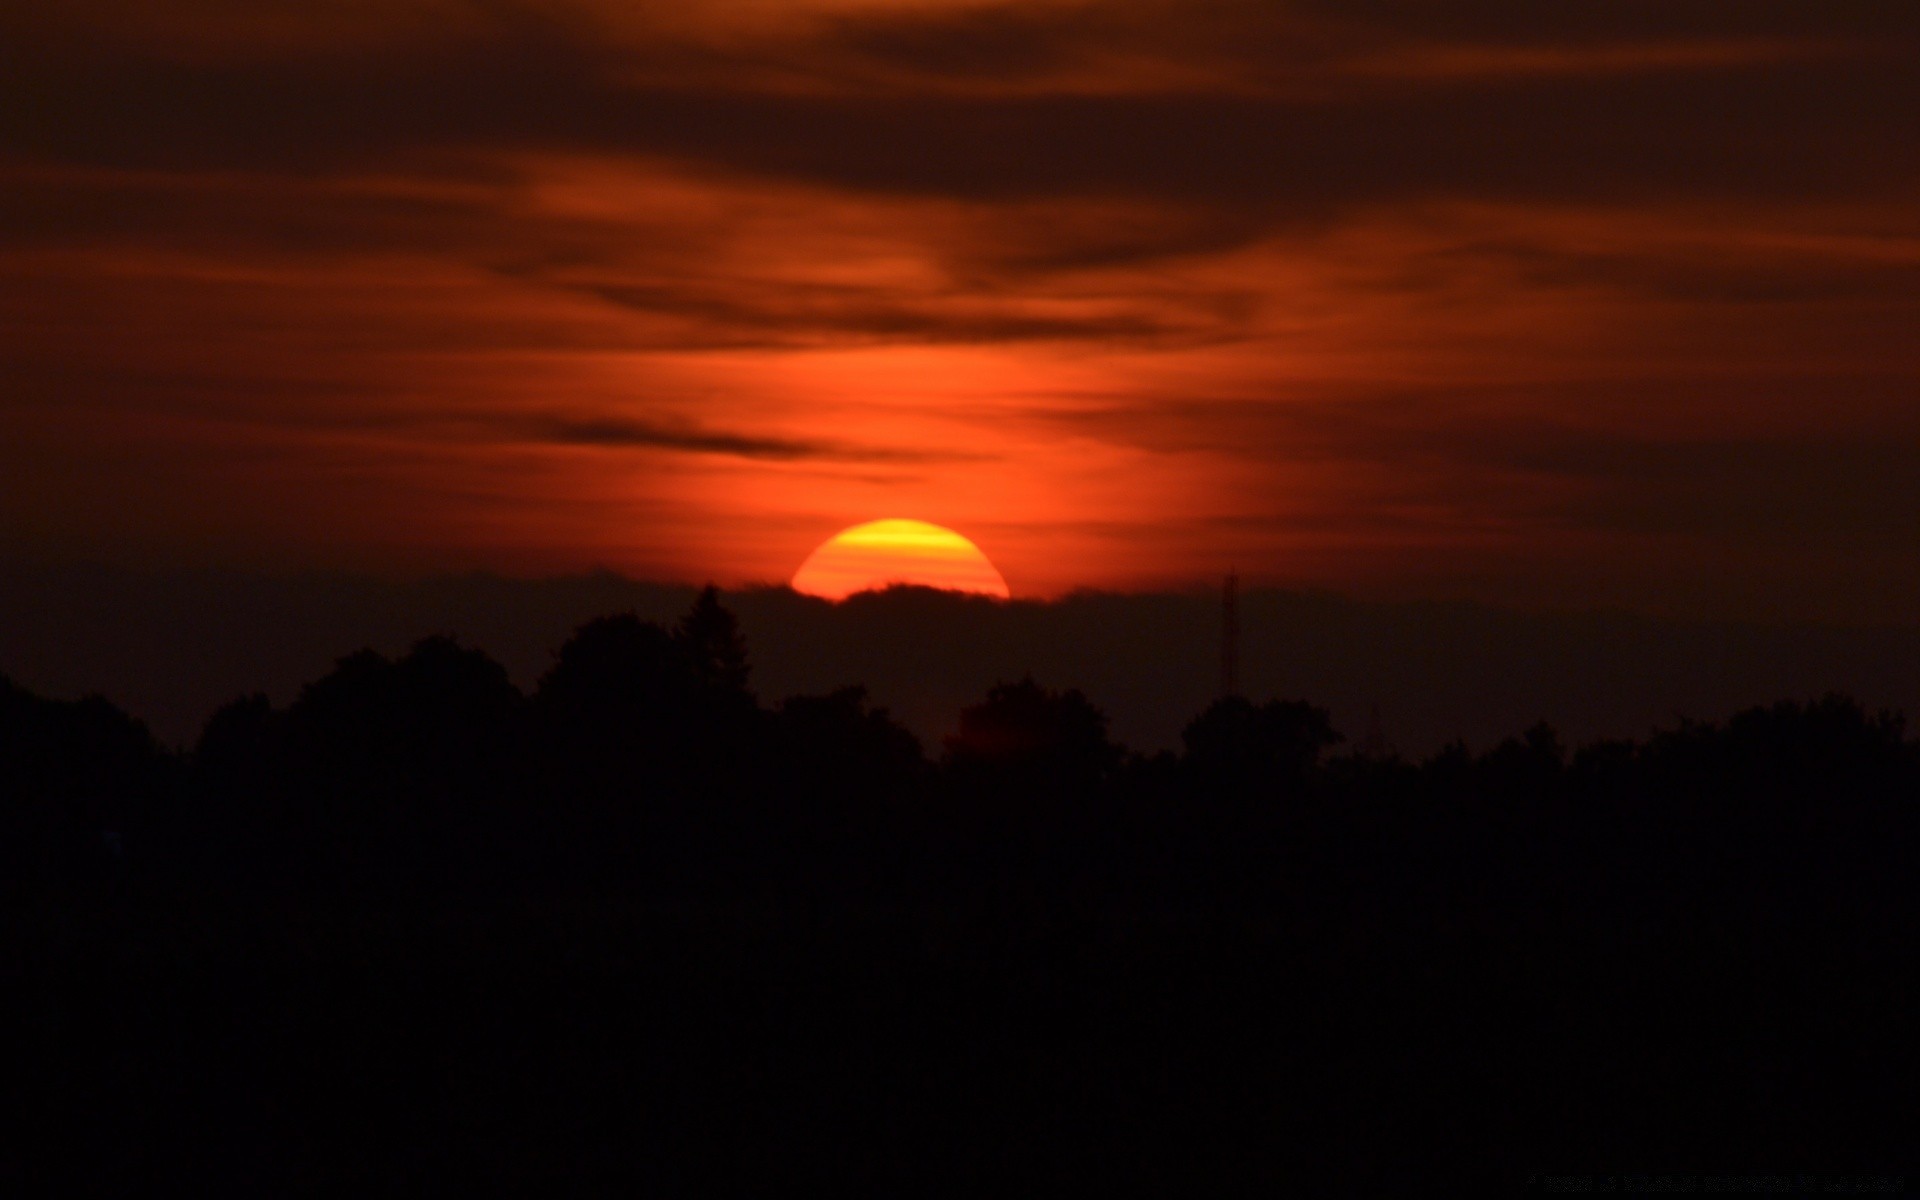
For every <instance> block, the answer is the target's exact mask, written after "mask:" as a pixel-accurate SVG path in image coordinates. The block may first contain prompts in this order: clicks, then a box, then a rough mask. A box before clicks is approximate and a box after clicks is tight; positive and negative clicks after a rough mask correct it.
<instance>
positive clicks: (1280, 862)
mask: <svg viewBox="0 0 1920 1200" xmlns="http://www.w3.org/2000/svg"><path fill="white" fill-rule="evenodd" d="M748 650H749V648H748V647H747V646H746V645H745V644H744V642H743V640H742V638H741V636H740V633H739V630H738V626H737V625H736V623H735V621H734V618H733V616H732V614H731V613H729V611H728V610H727V609H726V608H725V607H724V606H723V605H722V604H721V603H720V601H719V599H718V597H717V595H716V594H715V593H714V592H713V591H712V590H711V589H709V590H708V591H707V592H706V593H704V594H703V595H702V596H701V597H700V599H699V600H698V601H696V602H695V604H694V605H693V607H692V608H691V609H690V610H689V611H688V612H687V613H686V614H685V616H684V617H682V618H681V619H680V620H679V621H678V622H677V623H676V624H674V625H672V626H671V627H668V626H663V625H661V624H656V623H653V622H649V621H644V620H642V619H640V618H639V617H637V616H634V615H631V614H628V615H614V616H608V617H604V618H601V619H598V620H594V621H591V622H589V623H587V624H585V625H583V626H581V627H580V628H579V629H578V630H577V631H576V632H575V633H574V635H573V636H572V638H571V639H570V640H569V641H567V643H566V644H565V645H564V646H563V647H562V648H560V649H559V651H558V652H557V653H556V654H555V656H554V659H553V662H552V665H551V667H550V669H549V670H548V671H547V672H546V674H545V675H544V677H542V678H541V679H540V680H539V683H538V686H537V687H536V688H535V689H533V690H532V692H531V693H530V694H528V693H523V692H522V691H521V690H520V689H518V688H517V687H515V686H514V684H513V683H512V682H511V681H510V679H509V676H508V673H507V671H506V670H505V669H504V668H503V667H501V666H500V665H499V664H498V663H496V662H495V661H494V660H493V659H491V658H489V657H488V655H487V654H486V653H485V652H484V651H483V650H481V649H477V648H474V647H470V646H467V645H463V644H461V643H459V642H456V641H454V640H452V639H449V638H444V637H433V638H428V639H426V640H423V641H420V642H419V643H418V644H417V645H415V646H414V647H413V648H412V649H411V651H409V652H408V653H406V654H405V655H403V656H400V657H398V658H389V657H386V656H383V655H380V654H376V653H374V652H372V651H362V652H360V653H356V654H352V655H350V656H348V657H346V658H343V659H341V660H340V661H339V662H338V665H337V666H336V667H335V669H334V670H333V671H332V672H331V673H330V674H328V675H326V676H325V677H324V678H321V679H318V680H315V681H313V682H311V683H310V684H308V685H307V686H306V687H305V688H304V689H303V690H302V691H301V692H300V694H299V695H298V697H297V698H296V699H294V700H293V701H292V702H291V703H289V704H287V705H285V706H284V707H276V706H274V705H273V704H271V703H269V701H268V700H267V698H266V697H265V696H264V695H255V696H248V697H242V698H240V699H236V700H234V701H233V702H232V703H230V704H228V705H226V706H225V707H223V708H221V709H220V710H219V711H218V712H217V713H215V714H214V715H213V716H212V717H211V719H210V720H208V721H207V723H206V725H205V728H204V731H203V732H202V734H201V735H200V737H199V739H198V741H197V744H195V745H193V746H192V747H191V748H190V749H188V750H186V751H183V752H177V753H176V752H173V751H170V750H166V749H163V748H161V746H160V745H159V744H158V743H157V742H156V741H155V740H154V739H153V738H152V737H151V736H150V735H149V734H148V732H147V730H146V728H145V727H144V726H143V725H142V724H141V723H140V722H139V721H138V720H136V719H135V718H134V717H132V716H129V715H128V714H126V713H124V712H122V711H120V710H119V709H117V708H116V707H114V706H113V705H111V704H110V703H108V702H107V701H105V700H102V699H99V698H89V699H85V700H81V701H77V702H66V701H55V700H50V699H46V698H42V697H40V696H37V695H35V694H33V693H31V692H29V691H26V690H24V689H22V688H20V687H17V686H15V685H13V684H11V683H9V682H7V681H5V680H4V679H0V855H4V871H5V879H6V887H7V889H8V891H9V892H10V893H11V896H10V903H9V908H10V909H11V910H12V911H13V912H14V914H15V918H14V922H13V923H14V928H15V933H14V935H13V937H12V938H11V939H10V940H11V944H12V952H11V954H10V958H11V959H12V965H13V971H12V972H10V974H12V975H13V979H14V981H13V983H12V985H11V990H12V991H13V992H14V994H15V997H16V998H17V999H18V1000H20V1001H22V1002H23V1004H24V1007H23V1009H22V1010H21V1012H22V1015H21V1016H19V1017H17V1018H16V1020H17V1021H18V1022H19V1023H18V1024H17V1025H16V1031H17V1033H16V1040H17V1041H18V1043H19V1046H20V1049H21V1051H22V1058H21V1061H20V1063H19V1064H18V1065H17V1066H16V1067H15V1068H14V1069H13V1070H11V1071H10V1072H9V1074H10V1076H11V1082H12V1089H11V1090H13V1091H14V1092H15V1098H16V1100H18V1101H21V1102H23V1106H24V1109H25V1111H26V1113H27V1117H26V1120H25V1122H24V1123H23V1124H21V1125H19V1126H18V1127H17V1129H16V1136H17V1137H18V1143H17V1144H18V1145H20V1146H22V1147H37V1148H38V1149H37V1151H35V1152H31V1153H27V1154H22V1155H21V1156H19V1157H18V1158H17V1159H16V1160H15V1163H14V1167H15V1169H17V1170H20V1171H24V1172H26V1173H27V1174H28V1175H30V1176H31V1177H32V1178H33V1179H34V1181H36V1182H38V1183H40V1184H42V1185H46V1184H57V1185H62V1186H64V1187H67V1188H78V1187H81V1186H92V1185H99V1184H117V1185H122V1186H150V1185H151V1184H152V1182H153V1181H156V1180H161V1179H169V1178H172V1179H182V1180H191V1181H195V1182H197V1183H199V1184H201V1185H204V1186H210V1187H214V1188H216V1189H218V1190H223V1191H224V1190H246V1191H249V1192H257V1193H260V1194H280V1195H290V1194H333V1193H336V1192H338V1191H340V1190H341V1189H343V1188H347V1187H357V1188H366V1187H378V1188H380V1189H382V1190H385V1189H387V1188H395V1189H408V1190H414V1189H424V1188H429V1187H433V1188H463V1189H468V1188H475V1187H480V1186H485V1187H489V1188H498V1187H502V1186H505V1187H509V1188H515V1189H522V1190H531V1189H532V1188H534V1187H536V1186H539V1187H552V1186H556V1185H559V1186H590V1185H600V1186H609V1185H626V1186H641V1187H648V1188H655V1189H661V1190H667V1191H676V1190H702V1191H707V1190H714V1189H715V1188H717V1187H720V1186H722V1185H728V1184H733V1185H742V1184H761V1185H779V1186H783V1187H784V1186H794V1185H798V1184H801V1183H804V1182H807V1181H832V1182H836V1183H838V1184H841V1185H845V1186H854V1187H860V1188H866V1189H877V1188H882V1187H903V1186H912V1187H915V1188H916V1189H924V1188H927V1187H932V1186H938V1187H953V1188H960V1189H966V1190H979V1189H983V1188H986V1187H989V1186H995V1185H1004V1184H1007V1183H1013V1182H1018V1183H1019V1184H1021V1185H1023V1186H1025V1187H1030V1188H1035V1189H1038V1188H1049V1189H1052V1188H1066V1187H1071V1188H1073V1189H1074V1190H1075V1191H1080V1190H1083V1189H1084V1190H1092V1189H1094V1188H1116V1187H1126V1188H1129V1189H1138V1188H1141V1187H1143V1186H1145V1187H1154V1188H1166V1189H1172V1188H1182V1189H1187V1190H1191V1189H1192V1188H1194V1187H1196V1186H1203V1185H1206V1184H1211V1183H1220V1182H1226V1181H1232V1182H1234V1183H1237V1184H1242V1185H1245V1184H1249V1183H1251V1184H1255V1185H1258V1184H1300V1183H1319V1184H1327V1185H1336V1186H1361V1185H1367V1184H1420V1185H1423V1186H1441V1185H1446V1184H1450V1183H1460V1182H1463V1181H1485V1182H1489V1183H1493V1184H1501V1185H1505V1186H1509V1187H1518V1186H1521V1185H1523V1184H1524V1183H1525V1182H1526V1181H1527V1180H1528V1179H1529V1177H1531V1176H1535V1175H1537V1174H1539V1173H1541V1172H1583V1171H1584V1172H1598V1173H1601V1174H1603V1175H1604V1174H1625V1173H1631V1172H1638V1171H1649V1172H1650V1171H1689V1172H1708V1171H1716V1170H1719V1171H1743V1172H1750V1171H1754V1170H1778V1171H1783V1172H1791V1171H1795V1170H1800V1171H1805V1170H1847V1171H1892V1170H1897V1169H1899V1168H1900V1166H1901V1165H1902V1164H1903V1163H1904V1162H1906V1161H1910V1157H1911V1154H1912V1151H1913V1149H1914V1145H1913V1142H1914V1137H1913V1122H1912V1120H1911V1115H1912V1087H1913V1080H1914V1078H1915V1077H1916V1068H1917V1067H1920V1062H1917V1061H1916V1055H1915V1052H1914V1051H1913V1049H1912V1048H1911V1045H1910V1043H1909V1039H1908V1038H1907V1037H1906V1036H1904V1035H1903V1033H1902V1030H1903V1029H1905V1028H1907V1026H1908V1025H1909V1024H1910V1023H1911V1020H1912V1012H1913V1005H1912V1000H1913V997H1914V994H1915V992H1914V984H1915V979H1914V965H1913V956H1912V947H1913V945H1914V944H1915V937H1914V935H1915V932H1916V930H1915V917H1916V914H1920V905H1917V904H1916V900H1917V899H1920V897H1916V882H1915V877H1914V873H1913V869H1912V864H1913V861H1914V852H1915V849H1916V833H1920V812H1917V811H1916V805H1915V802H1916V799H1920V743H1916V742H1915V741H1914V740H1911V739H1909V738H1908V737H1907V735H1906V731H1905V728H1904V725H1903V721H1902V718H1901V717H1900V716H1898V715H1896V714H1890V713H1871V712H1868V711H1865V710H1863V709H1862V708H1861V707H1860V706H1859V705H1858V704H1856V703H1854V702H1853V701H1851V700H1849V699H1847V698H1845V697H1840V696H1828V697H1825V698H1821V699H1813V700H1795V701H1782V702H1778V703H1772V704H1768V705H1765V706H1760V707H1754V708H1750V709H1748V710H1746V711H1742V712H1739V713H1736V714H1733V715H1731V716H1730V717H1728V718H1726V719H1725V720H1722V721H1718V722H1714V723H1704V722H1682V723H1679V724H1677V725H1675V726H1673V727H1670V728H1665V729H1662V730H1660V731H1657V732H1654V733H1652V734H1651V735H1650V736H1648V737H1646V738H1645V739H1643V740H1639V741H1606V742H1600V743H1596V744H1590V745H1584V746H1580V747H1577V748H1573V747H1568V746H1566V745H1564V744H1563V742H1562V740H1561V738H1560V737H1559V735H1557V734H1556V732H1555V731H1554V730H1553V729H1552V728H1550V727H1547V726H1545V725H1540V726H1536V727H1534V728H1532V729H1528V730H1525V731H1524V732H1517V733H1516V734H1515V735H1514V736H1513V737H1511V738H1509V739H1508V740H1505V741H1503V742H1501V743H1499V744H1498V745H1496V746H1494V747H1493V748H1491V749H1489V750H1487V751H1485V752H1483V753H1472V752H1469V751H1468V750H1467V749H1466V747H1465V746H1463V745H1460V744H1455V745H1453V746H1451V747H1448V748H1447V749H1445V750H1443V751H1441V752H1440V753H1438V754H1437V755H1434V756H1432V757H1429V758H1427V759H1425V760H1423V761H1406V760H1404V759H1402V758H1400V757H1398V756H1397V755H1395V754H1393V753H1392V752H1391V751H1389V750H1387V749H1385V748H1384V747H1382V746H1379V745H1375V744H1370V739H1369V738H1368V737H1366V735H1365V733H1364V731H1340V730H1336V729H1335V728H1334V727H1333V724H1332V721H1331V719H1330V717H1329V715H1328V713H1327V711H1326V710H1324V709H1322V708H1320V707H1317V706H1315V704H1314V703H1312V701H1311V698H1304V699H1295V698H1286V699H1268V698H1264V697H1262V698H1257V699H1256V698H1243V697H1240V696H1233V695H1229V696H1224V697H1222V698H1220V699H1219V700H1217V701H1216V702H1214V703H1213V704H1212V705H1211V706H1210V707H1208V708H1207V709H1206V710H1205V711H1204V712H1201V713H1198V714H1196V715H1195V716H1194V717H1193V719H1192V720H1191V722H1190V723H1189V724H1188V725H1187V726H1186V729H1185V733H1184V735H1183V738H1182V749H1181V751H1180V752H1179V753H1177V754H1176V753H1159V754H1155V755H1142V754H1138V753H1134V752H1131V751H1129V750H1128V749H1127V748H1125V747H1124V746H1121V745H1119V744H1116V742H1115V741H1114V740H1113V739H1112V738H1111V737H1110V736H1109V733H1108V729H1107V722H1106V718H1105V716H1104V715H1103V714H1102V713H1101V711H1099V709H1098V708H1097V707H1096V706H1095V705H1094V704H1092V703H1091V702H1089V701H1088V700H1087V699H1086V698H1085V697H1084V696H1083V695H1082V694H1081V693H1080V692H1078V691H1075V690H1071V689H1070V688H1067V689H1065V690H1056V685H1059V684H1067V683H1070V682H1071V681H1064V680H1041V681H1036V680H1034V679H1031V678H1027V679H1015V680H1008V681H1005V682H1004V683H1002V684H1001V685H999V686H997V687H994V688H993V689H992V690H991V691H989V692H988V693H987V694H986V695H984V696H982V697H980V698H979V699H978V701H977V702H976V703H974V704H973V705H971V706H969V707H967V708H966V709H964V711H962V712H960V713H958V714H957V722H956V732H955V733H954V734H953V735H952V736H950V737H948V738H947V739H946V740H945V741H944V743H943V744H942V745H939V746H925V745H922V744H921V742H920V741H919V740H917V739H916V737H915V736H914V735H913V734H912V733H910V732H909V731H908V730H907V729H906V728H905V727H904V726H902V725H901V724H899V723H897V722H896V721H895V720H893V719H891V718H890V717H889V715H888V713H887V712H886V711H885V710H883V709H880V708H877V707H875V706H874V705H873V704H872V703H871V702H870V701H869V699H868V697H867V695H866V693H865V692H864V690H863V689H862V688H860V687H858V686H849V687H846V688H844V689H842V690H839V691H834V692H831V693H829V694H824V695H806V696H793V697H789V698H785V699H782V700H779V701H777V702H774V701H772V700H769V699H767V698H764V697H758V696H756V694H755V692H754V691H753V689H752V678H751V669H750V661H749V653H748ZM1756 699H1762V698H1758V697H1756ZM1343 732H1344V733H1345V734H1346V736H1343ZM21 1135H24V1136H21Z"/></svg>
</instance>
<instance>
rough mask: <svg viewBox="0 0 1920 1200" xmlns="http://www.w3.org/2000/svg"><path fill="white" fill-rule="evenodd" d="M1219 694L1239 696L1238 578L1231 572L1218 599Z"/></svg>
mask: <svg viewBox="0 0 1920 1200" xmlns="http://www.w3.org/2000/svg"><path fill="white" fill-rule="evenodd" d="M1220 694H1221V695H1222V696H1238V695H1239V694H1240V576H1239V575H1238V574H1237V573H1235V572H1234V571H1231V570H1229V571H1228V572H1227V586H1226V588H1225V590H1224V591H1223V592H1222V593H1221V597H1220Z"/></svg>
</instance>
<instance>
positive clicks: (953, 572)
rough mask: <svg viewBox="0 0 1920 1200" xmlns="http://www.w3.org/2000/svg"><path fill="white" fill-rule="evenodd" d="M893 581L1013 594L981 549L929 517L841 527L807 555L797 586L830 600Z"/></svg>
mask: <svg viewBox="0 0 1920 1200" xmlns="http://www.w3.org/2000/svg"><path fill="white" fill-rule="evenodd" d="M893 584H912V585H915V586H918V587H930V588H944V589H946V590H948V591H955V592H975V593H978V594H980V595H985V596H997V597H999V598H1000V599H1002V600H1005V599H1007V598H1008V597H1009V595H1010V593H1009V592H1008V590H1007V581H1006V580H1004V579H1002V578H1001V577H1000V572H999V571H997V570H995V569H994V566H993V564H992V563H991V562H989V561H987V556H986V555H984V554H982V553H980V548H979V547H978V546H976V545H974V544H973V543H972V542H970V541H968V540H967V539H966V538H964V537H961V536H960V535H959V534H957V533H955V532H954V531H953V530H951V529H946V528H943V527H941V526H939V525H930V524H928V523H927V522H925V521H902V520H887V521H869V522H867V523H866V524H864V525H855V526H854V527H853V528H851V529H843V530H841V531H840V532H839V533H837V534H835V535H834V536H832V537H831V538H828V539H827V540H826V541H825V542H823V543H821V545H820V547H819V549H817V550H815V551H814V552H813V553H812V554H810V555H808V556H807V561H806V562H804V563H801V564H800V569H799V570H798V571H795V572H794V574H793V584H792V586H793V590H794V591H796V592H803V593H805V594H806V595H809V596H820V597H823V598H824V599H828V600H844V599H846V598H847V597H848V596H851V595H853V594H854V593H855V592H865V591H871V590H874V589H876V588H884V587H888V586H891V585H893Z"/></svg>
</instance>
